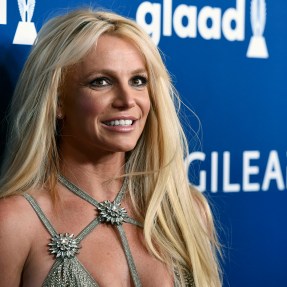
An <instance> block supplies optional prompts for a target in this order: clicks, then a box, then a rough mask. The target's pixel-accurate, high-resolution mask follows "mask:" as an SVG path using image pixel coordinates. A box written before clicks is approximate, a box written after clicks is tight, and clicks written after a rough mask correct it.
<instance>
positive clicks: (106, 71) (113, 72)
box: [86, 68, 148, 77]
mask: <svg viewBox="0 0 287 287" xmlns="http://www.w3.org/2000/svg"><path fill="white" fill-rule="evenodd" d="M129 73H130V74H132V75H137V74H147V73H148V72H147V69H145V68H139V69H135V70H132V71H129ZM94 74H108V75H112V76H115V75H116V74H117V71H116V70H111V69H100V70H96V69H95V70H93V71H91V72H89V73H88V74H87V75H86V76H87V77H90V76H92V75H94Z"/></svg>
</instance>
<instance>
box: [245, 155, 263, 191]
mask: <svg viewBox="0 0 287 287" xmlns="http://www.w3.org/2000/svg"><path fill="white" fill-rule="evenodd" d="M259 158H260V153H259V151H245V152H243V185H242V189H243V191H259V190H260V185H259V183H251V182H250V176H251V175H256V174H259V167H258V166H255V165H253V166H252V165H251V164H250V161H251V160H254V159H259Z"/></svg>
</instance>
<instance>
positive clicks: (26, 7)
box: [13, 0, 37, 45]
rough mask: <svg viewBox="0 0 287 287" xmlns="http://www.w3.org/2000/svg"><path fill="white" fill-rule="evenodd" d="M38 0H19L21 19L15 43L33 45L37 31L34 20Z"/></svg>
mask: <svg viewBox="0 0 287 287" xmlns="http://www.w3.org/2000/svg"><path fill="white" fill-rule="evenodd" d="M35 3H36V0H27V3H26V0H18V7H19V12H20V15H21V20H22V21H20V22H19V23H18V26H17V30H16V34H15V36H14V40H13V44H20V45H33V43H34V41H35V39H36V37H37V32H36V28H35V24H34V23H33V22H31V21H32V17H33V14H34V9H35Z"/></svg>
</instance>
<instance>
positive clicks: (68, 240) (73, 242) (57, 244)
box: [48, 233, 80, 259]
mask: <svg viewBox="0 0 287 287" xmlns="http://www.w3.org/2000/svg"><path fill="white" fill-rule="evenodd" d="M48 245H49V247H50V248H49V251H50V252H51V254H55V256H56V258H59V257H61V258H63V259H64V258H72V257H74V256H75V255H76V254H78V253H79V248H80V246H79V242H78V240H77V239H75V238H74V234H69V233H63V234H59V235H56V236H54V237H53V238H51V243H49V244H48Z"/></svg>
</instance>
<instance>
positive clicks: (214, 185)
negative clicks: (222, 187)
mask: <svg viewBox="0 0 287 287" xmlns="http://www.w3.org/2000/svg"><path fill="white" fill-rule="evenodd" d="M217 191H218V153H217V152H215V151H214V152H212V153H211V192H217Z"/></svg>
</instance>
